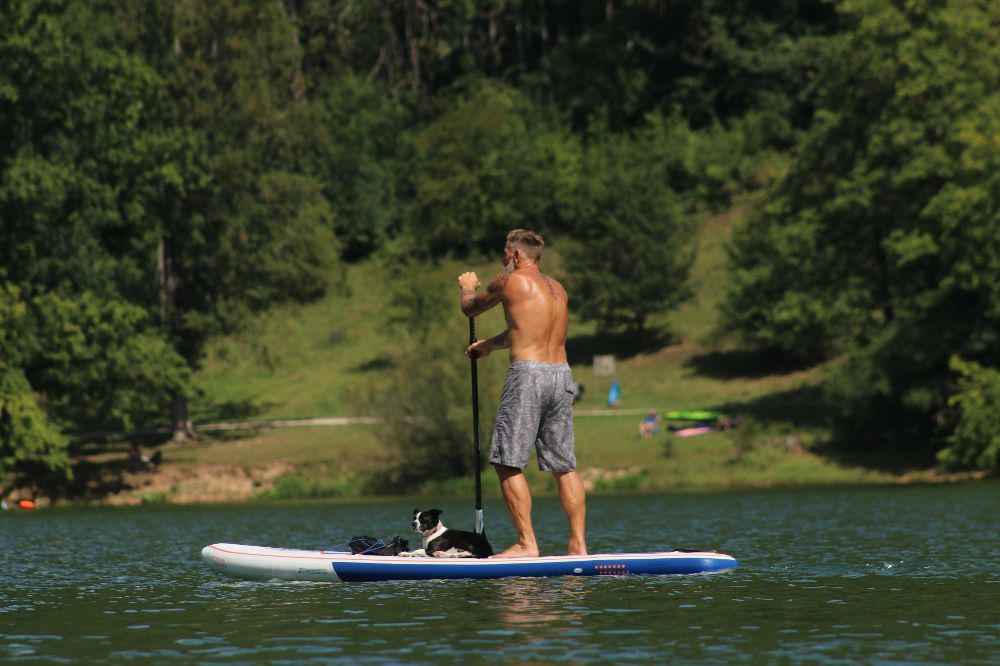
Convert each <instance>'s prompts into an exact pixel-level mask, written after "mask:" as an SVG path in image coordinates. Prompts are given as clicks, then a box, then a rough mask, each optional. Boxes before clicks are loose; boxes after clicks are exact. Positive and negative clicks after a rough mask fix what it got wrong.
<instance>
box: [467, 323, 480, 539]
mask: <svg viewBox="0 0 1000 666" xmlns="http://www.w3.org/2000/svg"><path fill="white" fill-rule="evenodd" d="M475 341H476V318H475V317H469V344H470V345H471V344H472V343H474V342H475ZM469 361H470V362H471V366H472V445H473V448H474V449H475V451H476V534H482V533H483V529H484V528H483V480H482V478H481V477H482V474H481V473H480V467H481V465H482V459H481V458H482V455H481V454H480V452H479V372H478V371H477V369H476V355H475V354H471V355H470V356H469Z"/></svg>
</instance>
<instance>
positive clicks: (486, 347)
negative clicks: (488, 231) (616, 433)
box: [458, 229, 587, 557]
mask: <svg viewBox="0 0 1000 666" xmlns="http://www.w3.org/2000/svg"><path fill="white" fill-rule="evenodd" d="M544 246H545V241H543V240H542V237H541V236H539V235H538V234H536V233H535V232H533V231H526V230H524V229H515V230H514V231H511V232H510V233H509V234H507V243H506V245H505V246H504V251H503V255H504V258H503V265H504V271H503V272H502V273H500V274H498V275H497V276H496V277H494V278H493V279H492V280H490V283H489V284H488V285H486V289H485V291H483V292H482V293H481V294H476V290H477V289H478V288H479V286H480V283H479V279H478V278H477V277H476V274H475V273H472V272H468V273H462V275H460V276H459V278H458V284H459V286H460V287H461V288H462V312H463V313H464V314H465V315H466V316H468V317H475V316H476V315H479V314H481V313H483V312H485V311H486V310H489V309H490V308H492V307H493V306H495V305H496V304H497V303H503V311H504V318H505V319H506V320H507V330H505V331H504V332H503V333H500V334H499V335H497V336H495V337H492V338H489V339H486V340H479V341H477V342H475V343H473V344H472V345H470V346H469V348H468V350H467V351H466V354H467V355H469V356H470V357H471V356H472V355H473V354H475V355H476V357H477V358H481V357H483V356H486V355H487V354H489V353H490V352H492V351H495V350H497V349H510V369H509V370H508V372H507V380H506V381H505V382H504V387H503V394H502V395H501V397H500V406H499V408H498V409H497V416H496V423H495V425H494V427H493V442H492V445H491V446H490V462H491V463H492V464H493V467H494V468H495V469H496V472H497V476H498V477H499V478H500V489H501V490H502V491H503V497H504V501H506V503H507V511H508V512H509V513H510V516H511V519H512V520H513V521H514V528H515V529H516V530H517V543H516V544H514V545H513V546H511V547H510V548H508V549H507V550H505V551H504V552H502V553H499V554H497V555H494V557H537V556H538V542H537V541H536V540H535V531H534V529H533V528H532V525H531V492H530V490H529V488H528V482H527V479H525V477H524V473H523V471H522V470H523V469H524V467H525V466H526V465H527V464H528V460H529V459H530V457H531V449H532V448H533V447H534V448H536V450H537V453H538V467H539V469H541V470H542V471H548V472H552V474H553V475H554V476H555V478H556V481H557V482H558V484H559V499H560V501H561V502H562V506H563V510H564V511H565V512H566V518H567V520H568V521H569V529H570V536H569V545H568V547H567V549H566V554H567V555H585V554H586V553H587V543H586V540H585V538H584V522H585V519H586V505H585V492H584V489H583V482H582V481H581V480H580V475H579V474H577V472H576V455H575V454H574V452H573V390H574V383H573V377H572V375H571V374H570V369H569V364H568V363H567V361H566V332H567V329H568V328H569V310H568V307H567V300H568V298H567V296H566V290H565V289H563V286H562V285H561V284H559V283H558V282H557V281H555V280H553V279H552V278H550V277H548V276H547V275H544V274H543V273H541V272H540V271H539V270H538V262H539V259H541V256H542V248H543V247H544Z"/></svg>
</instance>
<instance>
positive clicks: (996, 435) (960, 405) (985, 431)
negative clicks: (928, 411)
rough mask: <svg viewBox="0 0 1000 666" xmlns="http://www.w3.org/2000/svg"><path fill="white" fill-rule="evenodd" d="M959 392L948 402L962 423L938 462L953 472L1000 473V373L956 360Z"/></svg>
mask: <svg viewBox="0 0 1000 666" xmlns="http://www.w3.org/2000/svg"><path fill="white" fill-rule="evenodd" d="M951 369H952V370H954V371H955V372H956V373H958V375H959V390H958V393H956V394H955V395H953V396H952V397H951V399H950V400H949V401H948V404H949V405H950V406H951V407H953V408H955V409H956V410H957V414H958V423H957V425H956V426H955V430H954V432H953V433H952V434H951V436H950V437H949V438H948V445H947V446H945V447H944V448H943V449H941V451H939V452H938V460H940V461H941V462H942V463H943V464H944V465H945V466H947V467H950V468H965V469H968V468H974V469H983V470H992V471H998V470H1000V370H997V369H995V368H987V367H983V366H981V365H979V364H978V363H974V362H971V361H963V360H962V359H960V358H958V357H955V358H953V359H952V361H951Z"/></svg>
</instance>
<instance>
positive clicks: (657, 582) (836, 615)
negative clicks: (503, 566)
mask: <svg viewBox="0 0 1000 666" xmlns="http://www.w3.org/2000/svg"><path fill="white" fill-rule="evenodd" d="M424 504H426V502H424ZM436 506H438V507H439V508H442V509H444V510H445V513H444V516H443V519H444V520H445V522H446V523H449V524H451V525H453V526H455V527H461V528H467V529H468V528H471V527H472V522H473V511H472V508H471V502H466V503H459V502H455V501H447V502H438V503H436ZM413 508H414V503H413V502H401V501H387V502H368V503H364V504H328V505H316V504H313V505H303V506H288V505H282V506H273V505H272V506H240V507H197V508H195V507H183V508H172V507H162V508H142V509H87V510H84V509H65V510H48V511H38V512H34V513H26V512H17V513H15V512H7V513H6V514H4V515H0V548H2V551H3V571H2V573H0V662H4V663H17V662H19V661H35V662H43V663H61V662H64V663H114V664H119V663H129V664H142V663H163V664H171V663H201V664H212V663H220V664H255V663H273V664H341V663H343V664H347V663H352V664H353V663H357V662H359V661H364V663H371V664H393V663H425V664H432V663H433V664H439V663H456V662H463V663H483V662H504V663H539V662H550V661H556V662H566V663H573V664H583V663H664V662H669V663H674V664H689V663H690V664H695V663H697V664H726V663H734V664H742V663H746V664H749V663H753V664H756V663H815V664H856V663H867V664H890V663H898V664H957V663H963V664H998V663H1000V518H998V508H1000V484H998V483H995V482H993V483H986V482H984V483H979V484H973V485H961V486H941V487H898V488H896V487H894V488H858V489H823V490H796V491H785V490H775V491H755V492H732V493H714V494H708V493H706V494H693V495H658V496H630V497H593V498H591V499H590V501H589V521H588V528H589V529H588V537H589V541H590V546H591V551H592V552H614V551H651V550H669V549H672V548H675V547H676V548H704V549H711V550H719V551H722V552H726V553H729V554H731V555H733V556H734V557H736V558H737V559H738V560H739V563H740V566H739V567H738V568H737V569H734V570H730V571H728V572H724V573H718V574H711V575H697V576H686V577H681V576H677V577H642V576H633V577H627V576H626V577H601V578H551V579H501V580H490V581H438V582H395V583H393V582H390V583H356V584H344V583H341V584H330V583H287V582H244V581H237V580H233V579H227V578H224V577H222V576H220V575H219V574H216V573H214V572H212V571H210V570H209V569H208V567H207V566H205V565H204V564H203V563H202V562H201V558H200V555H199V553H200V550H201V548H202V546H204V545H206V544H209V543H214V542H218V541H230V542H237V543H255V544H260V545H275V546H288V547H304V548H313V547H318V548H322V547H329V546H334V545H337V544H342V543H344V542H346V541H347V540H348V539H349V538H350V537H351V536H353V535H360V534H367V535H372V536H377V537H381V538H387V537H391V536H393V535H395V534H401V535H405V536H407V537H409V536H411V535H408V534H407V533H406V529H407V528H408V523H409V519H410V514H411V512H412V510H413ZM421 508H429V507H427V506H422V507H421ZM535 516H536V526H537V529H538V531H539V532H540V534H541V536H542V537H543V543H542V546H543V549H544V550H545V551H546V552H547V553H548V554H555V553H557V552H559V549H560V547H561V546H562V545H563V543H562V542H563V540H564V539H565V536H566V529H565V525H564V519H563V516H562V513H561V509H560V508H559V505H558V502H557V501H555V500H549V499H542V500H538V501H536V505H535ZM449 519H450V520H449ZM486 526H487V530H488V532H489V534H490V537H491V540H492V541H493V543H494V545H495V546H501V545H506V542H507V541H508V540H509V539H511V537H512V531H511V529H510V526H509V521H508V519H507V516H506V514H505V513H504V510H503V508H502V506H501V505H500V504H498V503H493V504H488V505H487V506H486ZM412 536H416V535H412Z"/></svg>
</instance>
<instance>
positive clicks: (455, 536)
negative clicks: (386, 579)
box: [400, 509, 493, 557]
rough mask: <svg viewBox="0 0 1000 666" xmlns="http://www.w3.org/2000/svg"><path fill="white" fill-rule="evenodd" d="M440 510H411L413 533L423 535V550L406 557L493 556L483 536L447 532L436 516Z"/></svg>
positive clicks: (415, 551) (491, 549)
mask: <svg viewBox="0 0 1000 666" xmlns="http://www.w3.org/2000/svg"><path fill="white" fill-rule="evenodd" d="M440 515H441V510H440V509H428V510H427V511H421V510H420V509H414V510H413V531H414V532H420V534H422V535H423V537H424V538H423V548H421V549H420V550H414V551H411V552H409V553H400V555H404V556H408V557H422V556H426V557H489V556H491V555H492V554H493V548H492V546H490V542H489V541H487V540H486V535H485V534H476V533H475V532H463V531H462V530H449V529H448V528H447V527H445V526H444V523H442V522H441V521H440V520H438V516H440Z"/></svg>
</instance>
